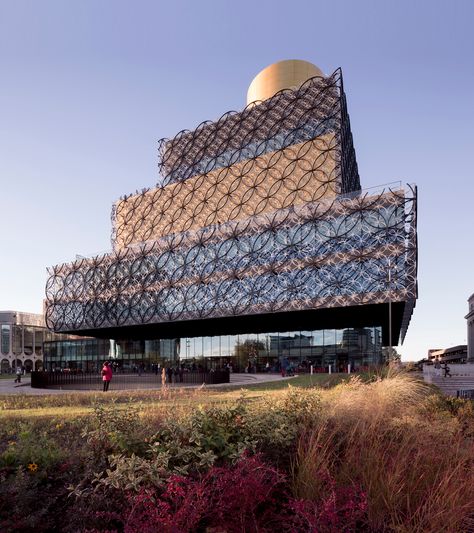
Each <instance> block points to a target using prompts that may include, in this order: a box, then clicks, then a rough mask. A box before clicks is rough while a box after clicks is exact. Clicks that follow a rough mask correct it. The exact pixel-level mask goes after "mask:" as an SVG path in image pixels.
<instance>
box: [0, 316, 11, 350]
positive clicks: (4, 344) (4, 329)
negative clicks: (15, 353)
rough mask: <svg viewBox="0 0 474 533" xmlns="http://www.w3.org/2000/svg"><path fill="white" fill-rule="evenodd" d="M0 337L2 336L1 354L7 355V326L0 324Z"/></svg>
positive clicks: (8, 340) (8, 345)
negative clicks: (0, 326)
mask: <svg viewBox="0 0 474 533" xmlns="http://www.w3.org/2000/svg"><path fill="white" fill-rule="evenodd" d="M1 336H2V343H1V350H2V353H3V354H4V355H8V354H9V353H10V326H9V325H7V324H2V328H1Z"/></svg>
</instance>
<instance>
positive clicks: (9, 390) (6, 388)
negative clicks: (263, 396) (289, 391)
mask: <svg viewBox="0 0 474 533" xmlns="http://www.w3.org/2000/svg"><path fill="white" fill-rule="evenodd" d="M291 379H292V378H291V377H286V378H282V377H281V375H279V374H236V373H233V374H231V375H230V383H220V384H218V385H205V387H206V388H222V387H228V386H229V385H251V384H257V383H268V382H272V381H290V380H291ZM14 380H15V375H13V374H12V376H11V379H9V378H8V379H5V378H3V379H0V396H2V395H10V394H23V395H26V396H41V395H45V394H67V393H71V392H74V393H76V392H91V391H97V390H98V389H87V390H84V389H82V390H80V389H70V388H68V389H62V390H61V389H32V388H31V379H30V378H29V377H28V376H22V378H21V383H20V384H18V383H14ZM113 383H114V381H113V379H112V383H111V386H110V391H111V392H112V391H113V390H114V389H113ZM201 386H202V385H189V384H179V383H173V384H172V385H171V386H170V387H171V388H173V389H175V388H184V387H185V388H199V387H201ZM159 388H160V386H156V384H153V386H150V384H149V383H143V387H140V386H139V383H137V384H136V385H135V386H133V387H130V389H126V388H122V387H121V388H120V389H118V390H120V391H123V390H159Z"/></svg>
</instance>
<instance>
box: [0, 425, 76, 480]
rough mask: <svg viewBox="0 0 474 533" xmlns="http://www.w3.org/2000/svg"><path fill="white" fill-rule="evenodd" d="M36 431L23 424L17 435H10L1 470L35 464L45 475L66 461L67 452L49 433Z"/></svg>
mask: <svg viewBox="0 0 474 533" xmlns="http://www.w3.org/2000/svg"><path fill="white" fill-rule="evenodd" d="M36 429H37V428H35V427H34V426H32V425H31V424H27V423H22V424H21V425H20V428H19V431H18V432H17V433H16V434H15V433H11V434H10V438H9V440H8V442H7V443H6V447H5V449H4V450H3V452H2V453H1V454H0V468H3V467H24V468H27V467H28V465H29V464H35V465H37V466H38V470H39V472H40V473H44V472H45V471H46V470H48V469H50V468H52V467H54V466H55V465H56V464H57V463H58V462H60V461H62V460H63V459H64V457H65V455H66V453H67V452H66V450H64V449H61V448H60V447H58V445H57V443H56V442H55V440H54V439H52V438H51V437H50V436H49V435H48V433H47V431H45V430H44V429H43V430H40V431H37V430H36Z"/></svg>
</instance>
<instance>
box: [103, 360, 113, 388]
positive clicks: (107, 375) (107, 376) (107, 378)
mask: <svg viewBox="0 0 474 533" xmlns="http://www.w3.org/2000/svg"><path fill="white" fill-rule="evenodd" d="M111 381H112V366H111V364H110V363H109V362H108V361H105V363H104V366H103V367H102V383H103V386H104V388H103V391H104V392H107V391H108V390H109V385H110V382H111Z"/></svg>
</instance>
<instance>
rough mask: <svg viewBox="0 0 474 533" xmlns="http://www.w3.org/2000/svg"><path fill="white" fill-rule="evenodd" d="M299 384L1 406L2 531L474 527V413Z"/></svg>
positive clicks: (415, 399) (374, 388) (393, 380)
mask: <svg viewBox="0 0 474 533" xmlns="http://www.w3.org/2000/svg"><path fill="white" fill-rule="evenodd" d="M293 383H295V384H298V383H299V382H298V381H297V380H295V381H294V382H293ZM315 383H317V384H321V383H322V382H321V381H316V382H315ZM300 384H304V385H306V388H300V387H295V386H289V387H288V385H285V388H282V389H280V390H278V389H277V388H276V386H275V385H272V387H274V388H275V389H277V390H265V388H264V387H262V386H260V387H259V388H258V389H255V388H254V389H251V388H249V389H248V390H247V391H232V390H230V389H229V390H226V391H206V390H204V391H202V390H199V391H189V390H187V391H186V390H185V391H183V390H182V391H178V390H174V391H173V390H166V389H165V390H162V391H156V392H151V391H144V392H134V393H115V394H110V395H98V394H90V393H79V394H71V395H60V396H50V397H48V396H45V397H39V398H38V397H29V396H22V397H16V398H15V397H5V398H3V399H0V405H1V406H2V411H1V417H2V424H1V426H0V530H1V531H35V532H41V531H66V532H69V531H70V532H75V531H126V532H129V533H132V532H137V533H138V532H165V533H166V532H170V533H171V532H176V533H178V532H193V531H196V532H200V531H202V532H206V531H207V532H209V533H211V532H212V533H217V532H219V533H224V532H228V533H231V532H244V531H248V532H257V531H260V532H275V531H285V532H286V531H294V532H306V531H313V532H326V531H327V532H330V531H331V532H332V531H338V532H339V531H347V532H349V531H374V532H375V531H394V532H395V531H397V532H407V533H408V532H420V533H421V532H431V531H432V532H439V531H459V532H462V531H468V530H469V528H472V526H473V524H474V506H473V504H472V502H473V501H474V468H473V466H474V414H473V403H472V402H471V401H469V400H455V399H445V398H443V397H441V396H439V395H438V394H436V393H435V392H433V390H432V389H431V388H430V387H427V386H426V385H424V384H423V383H421V382H420V381H417V380H416V379H415V378H413V377H412V376H409V375H395V376H392V377H386V378H384V379H378V378H374V379H372V380H369V381H366V382H364V381H362V380H360V379H358V378H352V379H351V380H350V381H347V382H344V383H340V384H338V385H335V386H332V387H327V388H321V387H314V386H311V385H312V384H314V383H312V382H311V381H309V378H305V380H304V381H301V383H300ZM331 385H332V383H331Z"/></svg>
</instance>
